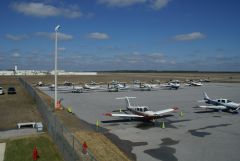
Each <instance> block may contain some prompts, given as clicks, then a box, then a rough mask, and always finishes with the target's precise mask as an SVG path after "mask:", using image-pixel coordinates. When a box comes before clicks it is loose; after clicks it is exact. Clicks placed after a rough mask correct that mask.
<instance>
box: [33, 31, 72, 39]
mask: <svg viewBox="0 0 240 161" xmlns="http://www.w3.org/2000/svg"><path fill="white" fill-rule="evenodd" d="M35 35H36V36H42V37H46V38H49V39H51V40H55V33H48V32H37V33H35ZM72 39H73V36H72V35H68V34H64V33H60V32H59V33H58V40H72Z"/></svg>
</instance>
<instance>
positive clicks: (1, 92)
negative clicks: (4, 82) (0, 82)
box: [0, 87, 4, 95]
mask: <svg viewBox="0 0 240 161" xmlns="http://www.w3.org/2000/svg"><path fill="white" fill-rule="evenodd" d="M2 94H4V90H3V88H2V87H0V95H2Z"/></svg>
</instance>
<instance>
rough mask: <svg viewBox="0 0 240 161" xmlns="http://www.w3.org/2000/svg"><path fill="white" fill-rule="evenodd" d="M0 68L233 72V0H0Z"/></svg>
mask: <svg viewBox="0 0 240 161" xmlns="http://www.w3.org/2000/svg"><path fill="white" fill-rule="evenodd" d="M0 10H1V13H0V19H1V30H0V61H1V63H0V69H2V70H4V69H10V68H13V66H14V65H18V68H19V69H37V70H52V69H53V68H54V28H55V26H56V25H58V24H59V25H61V28H60V30H59V43H58V44H59V46H58V47H59V49H58V51H59V52H58V55H59V68H60V69H64V70H67V71H99V70H200V71H240V47H239V43H240V20H239V15H240V1H239V0H231V1H228V0H210V1H209V0H81V1H79V0H41V1H39V0H31V1H30V0H23V1H17V0H15V1H12V0H3V1H1V2H0Z"/></svg>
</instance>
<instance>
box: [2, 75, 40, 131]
mask: <svg viewBox="0 0 240 161" xmlns="http://www.w3.org/2000/svg"><path fill="white" fill-rule="evenodd" d="M0 86H1V87H3V88H4V89H5V94H4V95H0V122H1V124H0V131H3V130H8V129H16V128H17V123H18V122H32V121H33V122H39V121H40V122H42V119H41V116H40V114H39V113H38V111H37V108H36V104H35V103H34V101H33V100H32V98H31V97H30V95H29V94H28V93H27V92H26V91H25V89H24V87H23V86H22V85H21V84H20V82H19V81H18V80H17V78H15V77H2V76H0ZM10 86H13V87H15V88H16V91H17V94H13V95H8V94H7V88H8V87H10Z"/></svg>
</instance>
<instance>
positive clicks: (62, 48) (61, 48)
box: [58, 47, 66, 51]
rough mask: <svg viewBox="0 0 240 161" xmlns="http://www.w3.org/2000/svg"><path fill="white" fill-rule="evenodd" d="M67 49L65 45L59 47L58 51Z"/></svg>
mask: <svg viewBox="0 0 240 161" xmlns="http://www.w3.org/2000/svg"><path fill="white" fill-rule="evenodd" d="M65 50H66V48H64V47H60V48H58V51H65Z"/></svg>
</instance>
